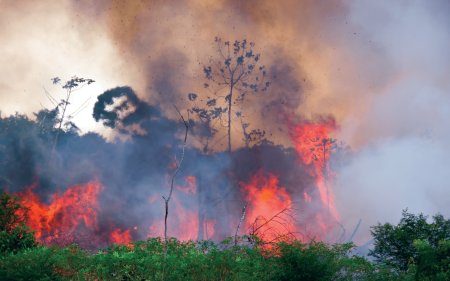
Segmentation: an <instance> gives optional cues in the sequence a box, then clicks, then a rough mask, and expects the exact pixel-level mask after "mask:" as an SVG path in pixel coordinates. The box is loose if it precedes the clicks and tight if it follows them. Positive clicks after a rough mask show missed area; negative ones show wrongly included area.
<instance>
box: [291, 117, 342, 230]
mask: <svg viewBox="0 0 450 281" xmlns="http://www.w3.org/2000/svg"><path fill="white" fill-rule="evenodd" d="M287 125H288V127H289V134H290V138H291V141H292V142H293V144H294V147H295V150H296V151H297V154H298V156H299V158H300V160H301V162H302V163H303V164H304V165H305V166H306V167H310V169H309V173H310V174H311V176H313V177H315V178H316V185H317V188H318V190H319V193H320V198H321V201H322V203H323V206H324V207H325V209H326V215H325V216H326V217H328V218H327V219H325V220H326V221H330V220H331V217H332V218H334V219H335V220H337V221H340V215H339V213H338V211H337V210H336V206H335V201H334V200H335V198H334V195H333V189H332V186H333V180H334V178H335V177H336V176H337V175H336V173H334V172H332V171H330V167H329V158H330V152H331V149H332V145H333V140H331V139H330V138H329V135H330V134H332V133H335V132H336V131H337V130H338V129H339V127H338V125H337V124H336V122H335V120H334V119H332V118H328V119H322V120H320V121H319V122H318V123H312V122H309V121H303V122H302V123H300V124H293V123H292V118H291V117H290V116H288V118H287ZM311 166H312V168H311ZM308 198H309V197H308V196H307V194H306V192H305V200H306V201H309V200H310V199H308ZM322 219H323V218H322Z"/></svg>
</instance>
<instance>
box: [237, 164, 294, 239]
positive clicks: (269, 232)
mask: <svg viewBox="0 0 450 281" xmlns="http://www.w3.org/2000/svg"><path fill="white" fill-rule="evenodd" d="M278 184H279V180H278V177H277V176H276V175H273V174H271V173H267V172H264V171H263V170H259V171H258V172H257V173H256V174H255V175H254V176H253V177H252V178H251V180H250V181H249V182H248V183H243V184H242V187H243V189H242V192H244V193H245V194H246V196H245V200H248V199H250V202H251V206H250V207H249V208H248V210H247V211H246V217H245V227H246V229H250V230H251V231H252V232H255V230H256V229H258V228H259V230H258V231H257V234H259V235H260V236H261V238H264V239H267V240H271V239H274V238H276V237H277V236H279V235H282V234H293V233H295V232H296V231H295V225H294V224H293V221H290V222H289V221H288V220H286V219H287V218H286V214H280V217H277V218H275V219H274V220H273V221H271V222H270V223H267V224H265V223H266V222H267V221H268V220H270V219H271V218H272V217H274V216H276V215H277V214H279V213H280V211H282V210H284V209H285V208H289V207H290V206H291V204H292V201H291V197H290V195H289V194H288V192H287V191H286V189H285V188H284V187H280V186H279V185H278ZM255 234H256V233H255Z"/></svg>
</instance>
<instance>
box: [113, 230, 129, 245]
mask: <svg viewBox="0 0 450 281" xmlns="http://www.w3.org/2000/svg"><path fill="white" fill-rule="evenodd" d="M111 240H112V242H113V243H115V244H127V243H128V242H131V241H133V238H132V237H131V235H130V230H129V229H127V230H125V231H122V230H120V229H116V230H114V232H113V233H111Z"/></svg>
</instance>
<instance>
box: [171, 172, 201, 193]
mask: <svg viewBox="0 0 450 281" xmlns="http://www.w3.org/2000/svg"><path fill="white" fill-rule="evenodd" d="M184 180H185V181H186V184H185V185H183V186H178V185H176V186H175V188H176V189H178V190H180V191H183V192H184V193H187V194H191V195H193V194H195V192H196V191H197V184H196V183H195V177H194V176H187V177H185V178H184Z"/></svg>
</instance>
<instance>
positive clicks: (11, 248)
mask: <svg viewBox="0 0 450 281" xmlns="http://www.w3.org/2000/svg"><path fill="white" fill-rule="evenodd" d="M35 232H36V230H33V231H31V229H30V228H29V227H27V226H26V225H25V224H22V225H17V226H15V227H14V228H13V229H12V230H11V231H9V232H7V231H5V230H3V231H1V232H0V254H5V253H9V252H14V253H17V252H18V251H20V250H23V249H29V248H36V247H37V246H39V242H38V241H36V237H35Z"/></svg>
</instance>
